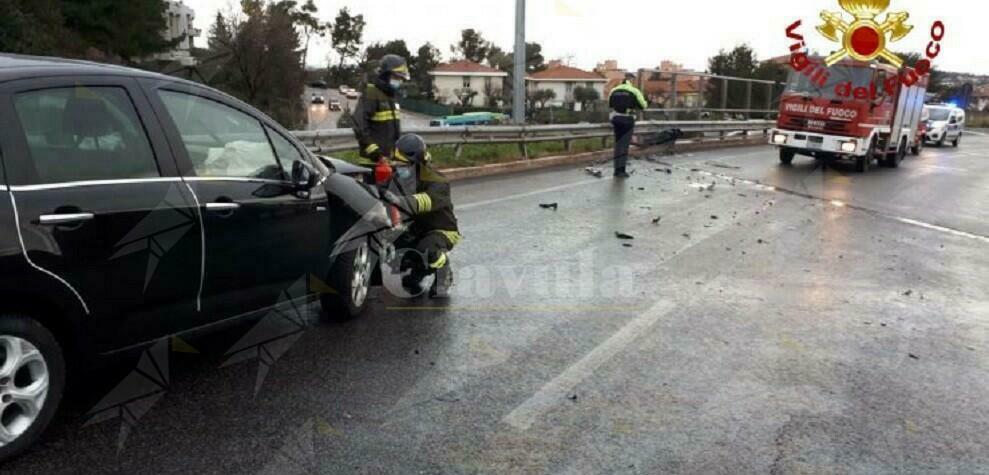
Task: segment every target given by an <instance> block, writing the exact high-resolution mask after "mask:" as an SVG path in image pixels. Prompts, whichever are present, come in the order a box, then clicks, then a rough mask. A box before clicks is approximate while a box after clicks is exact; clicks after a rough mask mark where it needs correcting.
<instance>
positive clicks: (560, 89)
mask: <svg viewBox="0 0 989 475" xmlns="http://www.w3.org/2000/svg"><path fill="white" fill-rule="evenodd" d="M526 81H528V88H529V91H530V92H534V91H537V90H546V89H548V90H551V91H553V92H554V93H555V94H556V98H554V99H553V100H551V101H548V102H547V103H546V105H547V106H549V107H563V106H565V105H567V104H575V106H576V107H577V108H579V107H580V104H579V103H577V100H576V99H575V98H574V90H575V89H577V88H578V87H589V88H593V89H594V90H596V91H597V92H598V95H599V96H601V98H602V99H604V98H605V97H604V88H605V86H606V85H607V84H608V79H607V78H605V77H604V76H602V75H601V74H598V73H596V72H590V71H584V70H583V69H577V68H574V67H571V66H566V65H564V64H562V63H561V62H559V61H550V62H549V67H548V68H546V70H544V71H539V72H537V73H532V74H530V75H529V77H528V78H526Z"/></svg>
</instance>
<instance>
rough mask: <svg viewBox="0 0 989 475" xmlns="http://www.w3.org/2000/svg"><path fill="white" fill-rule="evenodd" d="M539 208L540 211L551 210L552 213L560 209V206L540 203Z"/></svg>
mask: <svg viewBox="0 0 989 475" xmlns="http://www.w3.org/2000/svg"><path fill="white" fill-rule="evenodd" d="M539 207H540V208H542V209H551V210H553V211H556V210H558V209H559V208H560V204H559V203H540V204H539Z"/></svg>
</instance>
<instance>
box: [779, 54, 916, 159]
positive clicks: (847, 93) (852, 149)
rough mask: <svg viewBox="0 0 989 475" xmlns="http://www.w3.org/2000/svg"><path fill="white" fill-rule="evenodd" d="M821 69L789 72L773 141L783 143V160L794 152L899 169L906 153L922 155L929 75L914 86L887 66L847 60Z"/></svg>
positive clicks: (819, 64)
mask: <svg viewBox="0 0 989 475" xmlns="http://www.w3.org/2000/svg"><path fill="white" fill-rule="evenodd" d="M811 62H812V65H813V66H816V67H817V68H818V71H819V72H817V73H815V74H807V73H806V71H805V72H797V71H791V72H790V77H789V79H788V80H787V85H786V89H785V90H784V91H783V95H782V97H781V98H780V113H779V120H778V121H777V124H776V127H777V128H776V129H774V130H773V131H772V133H771V134H770V138H769V140H770V143H771V144H772V145H776V146H777V147H779V151H780V162H782V163H783V164H784V165H789V164H790V163H792V162H793V159H794V157H795V156H796V155H804V156H809V157H814V158H816V159H819V160H833V159H844V160H853V161H854V162H855V168H856V170H857V171H859V172H865V171H867V170H868V169H869V168H871V167H872V164H873V161H875V160H878V161H879V164H880V165H883V166H886V167H891V168H895V167H898V166H899V164H900V162H901V161H902V160H903V158H904V157H905V156H906V154H907V151H908V150H910V151H912V152H914V153H915V154H916V153H919V150H920V148H921V147H922V146H923V145H922V143H918V141H919V140H921V139H919V137H922V136H921V135H919V134H918V133H917V130H918V127H919V126H920V120H921V114H922V113H923V109H924V98H925V96H926V93H927V78H926V76H925V77H921V78H919V79H918V81H917V82H915V83H914V84H913V85H910V86H908V85H906V84H904V83H903V81H902V80H900V79H899V75H900V74H901V73H902V72H903V71H899V70H897V69H896V68H893V67H892V66H887V65H884V64H873V63H865V62H858V61H852V60H844V61H841V62H839V63H836V64H835V65H833V66H831V67H830V68H827V70H826V73H825V72H823V71H821V69H822V68H824V66H823V60H822V59H821V58H813V59H812V60H811Z"/></svg>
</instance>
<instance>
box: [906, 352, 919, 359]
mask: <svg viewBox="0 0 989 475" xmlns="http://www.w3.org/2000/svg"><path fill="white" fill-rule="evenodd" d="M907 356H909V357H910V358H911V359H915V360H919V359H920V357H919V356H917V355H915V354H913V353H907Z"/></svg>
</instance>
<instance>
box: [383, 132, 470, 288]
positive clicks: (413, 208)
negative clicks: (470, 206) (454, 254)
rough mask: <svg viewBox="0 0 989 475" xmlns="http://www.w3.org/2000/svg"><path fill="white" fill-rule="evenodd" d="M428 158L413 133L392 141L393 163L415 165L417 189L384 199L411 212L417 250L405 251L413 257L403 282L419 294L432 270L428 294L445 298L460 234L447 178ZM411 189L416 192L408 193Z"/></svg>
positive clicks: (422, 145)
mask: <svg viewBox="0 0 989 475" xmlns="http://www.w3.org/2000/svg"><path fill="white" fill-rule="evenodd" d="M431 160H432V158H431V156H430V155H429V150H428V149H427V147H426V142H425V141H424V140H423V139H422V137H420V136H418V135H415V134H407V135H403V136H402V137H401V138H400V139H399V140H398V142H397V143H396V144H395V164H396V165H400V166H401V165H404V166H409V167H412V168H413V169H414V173H415V175H416V185H415V188H416V189H415V190H407V191H404V192H403V191H402V190H399V193H400V194H401V196H399V195H396V194H394V193H392V192H390V191H389V192H387V193H386V199H388V201H390V202H392V203H393V204H396V205H398V206H399V207H400V208H402V209H403V210H405V211H406V213H407V214H409V215H411V216H412V220H413V221H412V226H411V229H410V232H411V233H412V236H413V237H414V239H415V242H416V245H415V248H416V250H417V251H418V252H419V254H420V256H414V255H410V254H413V253H408V254H406V257H407V258H413V259H410V261H409V263H408V265H409V266H410V267H411V268H412V273H411V274H410V275H409V276H408V277H406V279H403V284H405V287H406V288H407V289H411V293H413V294H418V293H421V292H422V291H423V290H424V289H421V288H419V287H418V284H419V282H422V280H423V279H424V278H425V277H426V276H428V275H431V274H435V275H436V279H435V281H434V283H433V287H432V288H431V289H430V291H429V297H430V298H435V299H446V298H448V297H449V294H448V292H449V290H450V287H451V286H452V285H453V271H452V270H451V268H450V260H449V256H448V254H449V252H450V251H451V250H452V249H453V248H454V246H456V245H457V243H459V242H460V240H461V239H462V236H461V235H460V231H459V228H458V227H457V217H456V216H455V215H454V213H453V200H452V198H451V195H450V182H449V181H448V180H447V178H446V177H445V176H443V174H441V173H440V172H438V171H436V169H434V168H433V166H432V164H431ZM412 191H415V193H411V192H412ZM403 267H404V266H403Z"/></svg>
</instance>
